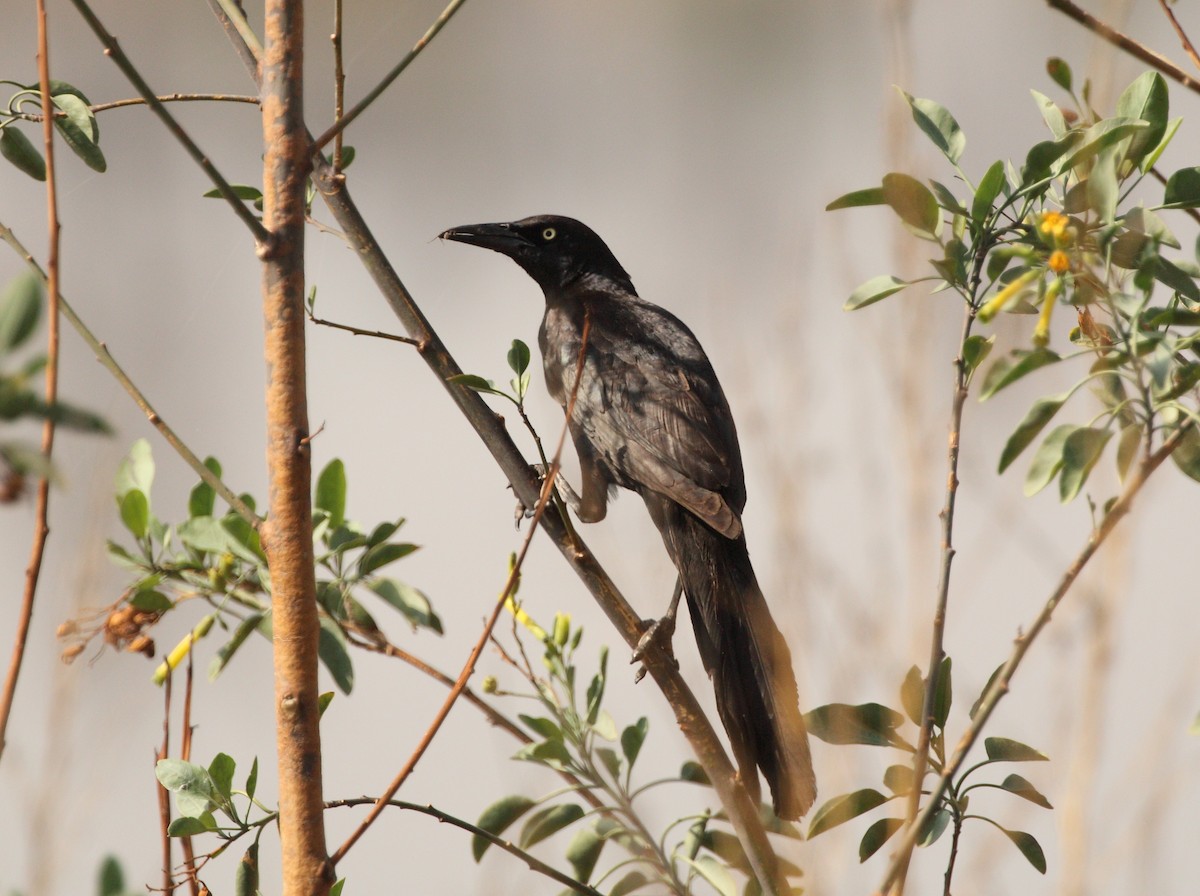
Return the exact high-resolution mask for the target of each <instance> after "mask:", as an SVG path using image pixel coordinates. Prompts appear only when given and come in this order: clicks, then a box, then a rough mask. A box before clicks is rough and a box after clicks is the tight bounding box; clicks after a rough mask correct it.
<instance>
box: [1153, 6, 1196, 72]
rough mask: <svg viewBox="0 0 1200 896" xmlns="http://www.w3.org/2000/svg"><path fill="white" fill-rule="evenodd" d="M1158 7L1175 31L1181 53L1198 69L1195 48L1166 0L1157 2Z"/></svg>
mask: <svg viewBox="0 0 1200 896" xmlns="http://www.w3.org/2000/svg"><path fill="white" fill-rule="evenodd" d="M1158 5H1159V6H1161V7H1162V11H1163V13H1164V14H1165V15H1166V17H1167V19H1168V20H1169V21H1170V22H1171V27H1172V28H1174V29H1175V33H1176V34H1177V35H1178V36H1179V42H1180V43H1181V44H1183V52H1185V53H1187V55H1188V59H1190V60H1192V65H1194V66H1196V68H1200V55H1197V54H1196V48H1195V47H1194V46H1193V45H1192V40H1191V38H1190V37H1188V35H1187V32H1186V31H1184V30H1183V26H1182V25H1180V24H1179V19H1177V18H1175V13H1174V11H1173V10H1172V9H1171V7H1170V5H1169V4H1168V3H1167V0H1158Z"/></svg>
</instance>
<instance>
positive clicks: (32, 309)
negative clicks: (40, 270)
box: [0, 271, 42, 355]
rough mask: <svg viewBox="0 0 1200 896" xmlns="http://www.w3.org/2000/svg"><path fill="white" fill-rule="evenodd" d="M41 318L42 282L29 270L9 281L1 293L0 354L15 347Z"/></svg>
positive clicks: (33, 328) (25, 337) (27, 336)
mask: <svg viewBox="0 0 1200 896" xmlns="http://www.w3.org/2000/svg"><path fill="white" fill-rule="evenodd" d="M41 315H42V281H41V279H40V278H39V277H38V276H37V275H36V274H34V273H33V272H32V271H26V272H24V273H21V274H18V275H17V276H15V277H13V278H12V279H11V280H9V281H8V285H7V286H6V287H5V288H4V293H3V294H0V355H2V354H5V353H7V352H10V351H12V350H13V349H15V348H18V347H19V346H20V345H21V344H22V343H24V342H25V340H26V339H28V338H29V337H30V336H31V335H32V334H33V331H34V330H35V329H36V328H37V324H38V319H39V318H40V317H41Z"/></svg>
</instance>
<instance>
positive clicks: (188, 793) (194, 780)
mask: <svg viewBox="0 0 1200 896" xmlns="http://www.w3.org/2000/svg"><path fill="white" fill-rule="evenodd" d="M154 775H155V777H156V778H158V783H159V784H161V785H162V786H163V787H165V788H166V789H167V790H169V791H170V792H171V793H173V794H175V807H176V808H177V809H178V810H179V814H180V815H187V816H189V817H191V818H198V817H199V816H200V815H202V814H203V813H205V812H207V811H209V810H210V809H211V808H212V797H213V796H214V795H215V788H214V787H213V782H212V779H211V778H210V777H209V775H208V769H206V768H204V767H203V766H200V765H195V764H194V763H191V762H187V761H185V760H183V759H160V760H159V761H158V763H157V764H156V765H155V766H154Z"/></svg>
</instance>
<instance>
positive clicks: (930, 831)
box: [917, 809, 950, 846]
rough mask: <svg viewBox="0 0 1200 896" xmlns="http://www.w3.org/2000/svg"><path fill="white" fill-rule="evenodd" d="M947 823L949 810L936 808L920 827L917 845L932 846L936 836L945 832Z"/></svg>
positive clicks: (935, 841) (948, 821)
mask: <svg viewBox="0 0 1200 896" xmlns="http://www.w3.org/2000/svg"><path fill="white" fill-rule="evenodd" d="M949 824H950V812H949V810H947V809H938V810H937V811H936V812H934V813H933V814H932V815H930V816H929V818H928V819H926V820H925V824H924V825H923V826H922V827H921V832H920V833H919V834H918V835H917V846H932V845H933V844H935V843H937V841H938V838H939V837H941V836H942V834H943V833H945V831H946V827H947V825H949Z"/></svg>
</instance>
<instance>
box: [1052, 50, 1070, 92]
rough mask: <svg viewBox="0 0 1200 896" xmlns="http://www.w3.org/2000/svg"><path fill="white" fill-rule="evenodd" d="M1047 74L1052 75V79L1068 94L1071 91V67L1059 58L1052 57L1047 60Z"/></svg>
mask: <svg viewBox="0 0 1200 896" xmlns="http://www.w3.org/2000/svg"><path fill="white" fill-rule="evenodd" d="M1046 73H1047V74H1048V75H1050V79H1051V80H1052V81H1054V83H1055V84H1057V85H1058V86H1059V87H1061V88H1062V89H1063V90H1066V91H1067V92H1070V90H1071V66H1069V65H1067V64H1066V63H1065V62H1063V60H1061V59H1059V58H1058V57H1057V56H1051V57H1050V58H1049V59H1047V60H1046Z"/></svg>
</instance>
